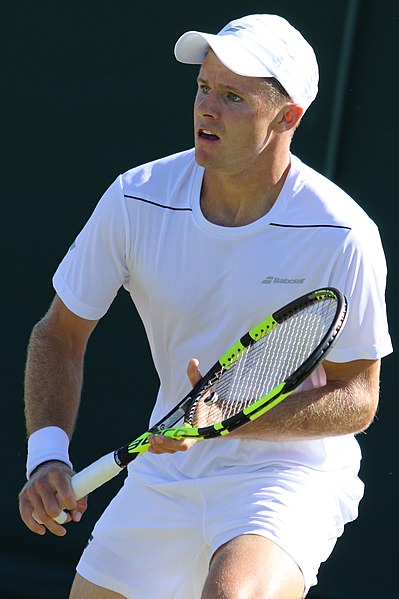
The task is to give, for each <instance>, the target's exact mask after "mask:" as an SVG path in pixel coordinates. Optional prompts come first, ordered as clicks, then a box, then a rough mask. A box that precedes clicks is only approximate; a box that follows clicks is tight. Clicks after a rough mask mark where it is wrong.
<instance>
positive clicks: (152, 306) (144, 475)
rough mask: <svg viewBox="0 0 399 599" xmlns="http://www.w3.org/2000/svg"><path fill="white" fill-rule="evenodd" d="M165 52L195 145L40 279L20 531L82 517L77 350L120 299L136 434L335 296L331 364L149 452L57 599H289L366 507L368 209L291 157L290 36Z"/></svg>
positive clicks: (295, 62) (300, 83)
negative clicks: (267, 331) (252, 345)
mask: <svg viewBox="0 0 399 599" xmlns="http://www.w3.org/2000/svg"><path fill="white" fill-rule="evenodd" d="M175 54H176V58H177V60H179V61H180V62H183V63H193V64H198V65H200V66H199V74H198V92H197V95H196V98H195V104H194V139H195V148H194V149H190V150H187V151H184V152H181V153H178V154H174V155H171V156H168V157H166V158H163V159H160V160H156V161H154V162H151V163H149V164H144V165H142V166H138V167H136V168H133V169H132V170H130V171H128V172H127V173H125V174H123V175H122V176H119V177H118V178H117V179H116V180H115V182H114V183H112V184H111V186H110V187H109V189H108V190H107V191H106V192H105V194H104V196H103V197H102V199H101V201H100V202H99V204H98V205H97V207H96V208H95V210H94V212H93V214H92V216H91V218H90V219H89V221H88V222H87V224H86V226H85V227H84V228H83V230H82V231H81V232H80V233H79V235H78V236H77V238H76V240H75V242H74V243H73V245H72V247H71V249H70V250H69V252H68V253H67V254H66V256H65V258H64V259H63V260H62V262H61V264H60V266H59V267H58V269H57V271H56V273H55V276H54V280H53V281H54V288H55V291H56V296H55V299H54V301H53V303H52V305H51V307H50V309H49V311H48V313H47V314H46V316H45V317H44V318H43V319H42V320H41V321H40V322H39V323H38V324H37V325H36V326H35V327H34V329H33V332H32V336H31V339H30V344H29V350H28V359H27V367H26V422H27V433H28V436H29V441H28V462H27V475H28V479H29V480H28V482H27V484H26V485H25V487H24V488H23V490H22V491H21V494H20V511H21V516H22V519H23V520H24V522H25V523H26V525H27V526H28V528H29V529H30V530H32V531H33V532H35V533H37V534H44V533H45V531H46V529H48V530H49V531H51V532H52V533H53V534H55V535H58V536H62V535H64V534H65V533H66V528H65V527H64V526H62V525H60V524H57V523H56V522H55V521H54V520H53V518H54V517H56V516H57V515H58V513H59V511H60V509H61V508H66V509H68V510H70V514H71V516H70V518H71V519H72V520H74V521H76V522H77V521H79V520H80V517H81V515H82V514H83V513H84V511H85V509H86V503H85V500H84V499H83V500H80V501H78V502H76V501H75V499H74V497H73V494H72V491H71V487H70V482H69V481H70V476H71V474H72V464H71V461H70V458H69V455H68V444H69V439H70V438H71V436H72V433H73V430H74V427H75V421H76V417H77V412H78V406H79V398H80V392H81V384H82V376H83V375H82V373H83V358H84V354H85V348H86V344H87V341H88V339H89V337H90V335H91V333H92V331H93V330H94V328H95V326H96V324H97V322H98V321H99V320H100V319H101V318H102V317H103V316H104V315H105V314H106V312H107V310H108V308H109V307H110V305H111V304H112V301H113V299H114V298H115V295H116V294H117V292H118V290H119V289H120V288H121V287H122V286H123V287H124V288H125V289H126V290H127V291H128V293H129V294H130V295H131V298H132V300H133V302H134V304H135V305H136V307H137V309H138V311H139V313H140V315H141V318H142V320H143V322H144V326H145V329H146V332H147V335H148V339H149V343H150V345H151V350H152V355H153V359H154V363H155V366H156V369H157V371H158V374H159V378H160V389H159V393H158V397H157V399H156V403H155V407H154V410H153V413H152V417H151V423H154V422H155V421H157V420H159V419H160V418H161V416H163V415H164V414H165V413H166V412H168V411H169V410H170V409H171V408H172V407H173V406H174V405H175V404H176V402H177V400H178V399H180V398H181V397H183V395H184V394H185V393H187V391H188V389H189V386H190V384H194V383H195V382H196V381H197V380H198V378H199V376H200V370H201V371H204V372H205V371H206V370H207V369H208V368H209V366H210V365H211V364H212V363H213V362H214V361H215V359H217V357H218V356H219V355H221V354H222V353H223V351H224V350H225V348H226V347H229V345H231V343H232V342H233V341H235V340H236V339H237V338H238V337H239V336H240V334H241V332H242V331H243V330H247V329H249V328H250V327H251V326H253V325H254V324H255V323H256V322H258V321H259V320H261V319H262V318H263V317H264V315H265V314H268V313H271V312H273V310H275V309H277V308H278V307H280V306H282V305H285V304H286V303H288V301H290V300H292V299H294V298H295V297H297V296H298V295H302V294H303V293H305V292H308V291H311V290H313V289H316V288H320V287H323V286H334V287H337V288H338V289H340V290H341V291H342V292H343V293H345V294H346V296H347V298H348V300H349V305H350V314H349V318H348V322H347V325H346V327H345V330H344V331H343V334H342V335H341V337H340V339H339V341H338V343H337V344H336V346H335V348H334V349H333V350H332V352H331V354H329V358H328V361H325V362H324V363H323V365H322V366H321V367H319V368H318V369H317V370H316V371H315V372H314V373H313V374H312V375H311V377H310V378H309V379H308V380H307V381H306V383H305V384H304V385H303V386H302V388H301V389H300V391H299V392H297V393H296V394H295V395H293V396H292V397H291V398H290V399H289V400H286V401H283V402H282V403H281V404H280V405H278V406H277V407H275V408H274V409H273V410H271V411H270V412H268V413H267V414H265V415H264V416H263V417H261V418H260V419H258V420H257V421H256V422H254V423H251V424H248V425H246V426H244V427H243V428H242V429H240V430H238V431H237V432H236V433H234V434H233V435H232V436H230V435H229V436H228V438H220V439H216V440H211V441H207V442H201V443H194V444H193V443H192V442H189V441H187V440H180V441H176V440H173V439H167V438H164V437H162V436H157V437H153V438H152V439H151V450H150V452H149V453H147V454H145V455H143V456H141V457H140V458H139V459H138V460H136V461H135V462H133V463H132V464H131V466H130V467H129V475H128V477H127V479H126V482H125V484H124V486H123V488H122V489H121V491H120V492H119V493H118V494H117V496H116V497H115V498H114V500H113V501H112V502H111V504H110V505H109V507H108V508H107V509H106V510H105V513H104V514H103V516H102V517H101V518H100V519H99V521H98V522H97V524H96V526H95V528H94V531H93V534H92V536H91V540H90V542H89V543H88V546H87V548H86V549H85V550H84V552H83V555H82V557H81V560H80V562H79V564H78V566H77V575H76V578H75V581H74V583H73V586H72V590H71V595H70V597H71V599H83V598H85V599H112V598H114V599H115V598H119V597H126V598H129V599H147V598H148V596H149V594H151V595H152V596H156V597H162V599H199V598H202V599H221V598H223V599H238V598H240V599H243V598H248V599H249V598H250V599H254V598H256V599H261V598H265V599H266V598H267V599H300V598H302V597H304V596H306V594H307V592H308V590H309V588H310V587H311V586H312V585H315V584H316V581H317V573H318V570H319V567H320V564H321V563H322V562H324V561H325V560H326V559H327V558H328V556H329V555H330V554H331V552H332V550H333V547H334V545H335V543H336V540H337V538H338V537H339V536H340V535H341V534H342V532H343V530H344V526H345V524H346V523H348V522H350V521H352V520H354V519H355V518H356V517H357V514H358V504H359V501H360V500H361V497H362V495H363V483H362V482H361V480H360V479H359V477H358V472H359V465H360V458H361V456H360V450H359V446H358V443H357V441H356V439H355V435H356V433H358V432H359V431H363V430H364V429H366V428H367V427H368V426H369V425H370V423H371V422H372V421H373V418H374V415H375V412H376V409H377V404H378V394H379V391H378V389H379V372H380V359H381V358H382V357H383V356H385V355H386V354H388V353H390V352H391V350H392V348H391V341H390V336H389V332H388V326H387V319H386V308H385V299H384V293H385V278H386V265H385V258H384V254H383V250H382V246H381V241H380V237H379V233H378V229H377V227H376V225H375V224H374V223H373V222H372V221H371V220H370V218H369V217H368V216H367V215H366V214H365V213H364V211H363V210H362V209H361V208H360V207H359V206H358V205H357V204H356V203H355V202H354V201H353V200H352V199H351V198H350V197H348V195H347V194H346V193H345V192H344V191H342V190H341V189H339V188H338V187H337V186H336V185H334V184H333V183H332V182H330V181H328V180H327V179H326V178H324V177H323V176H322V175H320V174H318V173H317V172H315V171H314V170H312V169H311V168H310V167H308V166H306V165H305V164H303V163H302V162H301V161H300V159H299V158H298V157H296V156H294V155H292V153H291V152H290V144H291V140H292V136H293V134H294V131H295V130H296V129H297V127H298V125H299V123H300V121H301V119H302V117H303V115H304V113H305V111H306V110H307V109H308V108H309V106H310V105H311V103H312V102H313V100H314V99H315V97H316V94H317V88H318V66H317V62H316V58H315V55H314V52H313V50H312V48H311V47H310V45H309V44H308V43H307V42H306V41H305V39H304V38H303V37H302V35H301V34H300V33H299V32H298V31H297V30H296V29H294V28H293V27H292V26H291V25H290V24H289V23H288V22H287V21H286V20H284V19H282V18H280V17H278V16H274V15H250V16H247V17H244V18H241V19H238V20H235V21H232V22H230V23H229V24H228V25H226V26H225V27H224V28H223V29H222V30H221V31H220V32H219V34H217V35H214V34H207V33H200V32H195V31H190V32H188V33H185V34H184V35H183V36H182V37H180V39H179V40H178V41H177V43H176V46H175ZM174 97H175V98H176V95H175V96H174ZM132 342H134V340H132ZM187 364H188V377H189V378H187V375H186V365H187ZM128 385H129V380H128V379H127V380H126V386H127V388H128ZM131 396H132V398H131V401H137V402H138V401H139V400H138V399H137V398H135V394H134V388H132V389H131ZM138 409H139V406H138ZM33 512H35V513H36V514H37V515H38V516H39V518H40V519H41V521H42V522H43V523H44V524H43V525H42V524H38V523H37V522H36V521H35V519H34V518H33V517H32V513H33Z"/></svg>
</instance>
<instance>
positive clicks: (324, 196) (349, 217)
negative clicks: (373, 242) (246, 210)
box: [291, 157, 374, 229]
mask: <svg viewBox="0 0 399 599" xmlns="http://www.w3.org/2000/svg"><path fill="white" fill-rule="evenodd" d="M293 171H294V173H293V178H294V179H295V182H294V184H293V188H294V189H293V197H294V199H296V200H298V199H300V200H301V201H300V202H298V203H297V202H295V201H294V202H293V204H292V205H291V208H292V209H293V210H294V212H295V211H296V210H295V208H297V209H299V210H301V211H302V214H303V217H304V218H310V220H311V221H312V222H314V223H316V221H317V220H319V222H320V224H325V225H328V224H330V225H332V226H334V225H335V226H338V227H343V228H348V229H352V228H354V227H355V228H358V227H359V226H361V227H366V228H368V227H373V226H374V223H373V221H372V220H371V219H370V217H369V215H368V214H367V212H366V211H365V210H364V208H363V207H362V206H361V205H360V204H359V203H358V201H357V200H355V199H354V198H353V197H351V196H350V195H349V194H348V192H346V191H345V190H344V189H342V188H341V187H340V186H339V185H338V184H337V183H335V182H334V181H332V180H331V179H329V178H328V177H326V176H325V175H323V174H322V173H320V172H318V171H317V170H315V169H313V168H312V167H310V166H308V165H307V164H304V163H303V162H301V161H300V160H299V159H298V158H296V157H293Z"/></svg>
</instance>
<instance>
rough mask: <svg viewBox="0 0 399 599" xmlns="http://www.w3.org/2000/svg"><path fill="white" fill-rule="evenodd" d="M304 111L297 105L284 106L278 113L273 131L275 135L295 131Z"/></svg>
mask: <svg viewBox="0 0 399 599" xmlns="http://www.w3.org/2000/svg"><path fill="white" fill-rule="evenodd" d="M303 113H304V109H303V108H302V107H301V106H299V104H294V103H290V104H286V105H285V106H284V107H283V108H282V109H281V110H280V112H279V114H278V117H277V120H276V125H275V131H276V133H285V132H286V131H291V130H292V129H295V127H296V126H297V125H298V123H299V121H300V120H301V118H302V115H303Z"/></svg>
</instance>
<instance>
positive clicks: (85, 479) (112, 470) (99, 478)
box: [33, 451, 124, 524]
mask: <svg viewBox="0 0 399 599" xmlns="http://www.w3.org/2000/svg"><path fill="white" fill-rule="evenodd" d="M123 468H124V466H119V465H118V464H117V463H116V461H115V452H114V451H111V452H110V453H108V454H106V455H104V456H102V457H101V458H99V459H98V460H96V461H95V462H93V463H92V464H90V465H89V466H86V468H83V470H81V471H80V472H78V473H77V474H74V475H73V476H72V478H71V485H72V490H73V494H74V495H75V499H76V500H79V499H81V498H82V497H85V495H88V494H89V493H91V492H92V491H94V490H95V489H98V487H101V485H103V484H104V483H106V482H108V481H109V480H111V478H114V476H116V475H117V474H119V472H120V471H121V470H123ZM33 517H34V519H35V520H36V522H38V523H39V524H43V522H41V521H40V519H39V518H38V516H37V515H36V514H35V513H33ZM67 518H68V513H67V512H65V511H64V510H63V511H62V512H60V513H59V514H58V516H57V517H56V518H54V520H55V521H56V522H58V524H64V522H65V521H66V519H67Z"/></svg>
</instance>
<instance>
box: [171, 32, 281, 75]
mask: <svg viewBox="0 0 399 599" xmlns="http://www.w3.org/2000/svg"><path fill="white" fill-rule="evenodd" d="M209 47H210V48H212V50H213V51H214V53H215V54H216V56H217V57H218V59H219V60H220V61H221V62H222V63H223V64H224V66H225V67H227V68H228V69H229V70H230V71H233V73H236V74H237V75H243V76H244V77H274V74H273V73H271V72H270V71H268V70H267V69H266V67H265V66H264V65H263V64H262V63H261V62H260V60H259V59H258V58H257V57H256V56H255V55H254V54H251V52H249V51H248V50H247V49H246V48H244V47H243V46H242V45H241V44H240V43H239V41H238V40H237V39H236V38H234V37H233V36H228V35H213V34H211V33H201V32H199V31H187V33H184V34H183V35H182V36H181V37H180V38H179V39H178V40H177V42H176V44H175V56H176V59H177V60H178V61H179V62H183V63H185V64H202V62H203V60H204V58H205V56H206V52H207V50H208V48H209Z"/></svg>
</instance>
